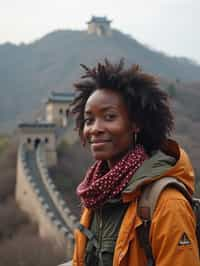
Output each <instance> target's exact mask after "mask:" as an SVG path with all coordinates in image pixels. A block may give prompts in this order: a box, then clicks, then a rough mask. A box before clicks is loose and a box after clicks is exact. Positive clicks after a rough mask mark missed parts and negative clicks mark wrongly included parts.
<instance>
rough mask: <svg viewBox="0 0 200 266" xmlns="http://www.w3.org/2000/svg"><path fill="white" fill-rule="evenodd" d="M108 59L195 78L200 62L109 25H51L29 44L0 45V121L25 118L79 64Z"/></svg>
mask: <svg viewBox="0 0 200 266" xmlns="http://www.w3.org/2000/svg"><path fill="white" fill-rule="evenodd" d="M106 57H107V58H108V59H109V60H111V61H114V62H116V61H119V60H120V58H122V57H123V58H125V63H126V65H131V64H133V63H137V64H139V65H140V66H141V67H142V69H143V70H144V71H146V72H149V73H152V74H155V75H157V76H161V77H165V78H167V79H169V80H181V81H198V80H200V78H199V77H200V65H198V64H197V63H195V62H193V61H192V60H190V59H186V58H179V57H170V56H167V55H166V54H164V53H161V52H158V51H154V50H152V49H150V48H148V47H146V46H145V45H143V44H140V43H139V42H138V41H137V40H136V39H134V38H132V37H130V36H129V35H126V34H124V33H122V32H120V31H117V30H113V33H112V36H110V37H105V36H101V37H99V36H97V35H94V34H91V35H89V34H88V33H87V31H74V30H57V31H53V32H51V33H48V34H46V35H45V36H43V37H42V38H40V39H38V40H36V41H34V42H32V43H30V44H20V45H15V44H12V43H5V44H3V45H0V59H1V60H0V122H1V123H3V124H2V125H4V124H8V123H9V122H10V123H11V124H12V123H13V122H14V121H16V120H18V119H21V118H22V117H23V118H25V119H26V118H27V119H28V117H29V115H30V114H31V113H32V112H34V110H35V109H37V108H39V107H40V105H41V101H42V100H44V99H45V98H46V97H47V95H48V93H49V92H50V91H51V90H57V91H70V90H72V86H73V83H74V82H75V81H76V80H77V79H78V78H79V77H80V74H81V73H80V67H79V66H80V63H84V64H86V65H94V64H95V63H96V62H97V61H99V60H103V59H104V58H106Z"/></svg>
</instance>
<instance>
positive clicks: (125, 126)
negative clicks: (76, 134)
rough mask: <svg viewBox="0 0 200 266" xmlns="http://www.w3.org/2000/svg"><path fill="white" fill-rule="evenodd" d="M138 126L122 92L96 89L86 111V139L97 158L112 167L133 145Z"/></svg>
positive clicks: (84, 128)
mask: <svg viewBox="0 0 200 266" xmlns="http://www.w3.org/2000/svg"><path fill="white" fill-rule="evenodd" d="M135 131H136V126H135V124H134V123H133V122H131V121H130V119H129V116H128V110H127V108H126V106H125V103H124V101H123V99H122V97H121V95H120V94H118V93H117V92H115V91H112V90H109V89H101V90H96V91H94V92H93V93H92V94H91V95H90V97H89V98H88V100H87V102H86V105H85V110H84V127H83V138H84V140H85V141H86V143H89V145H90V149H91V152H92V155H93V157H94V159H96V160H106V161H107V162H108V166H109V167H112V166H113V165H114V164H115V163H116V162H117V161H118V160H120V159H121V158H122V157H123V156H124V155H125V154H126V153H127V151H128V150H130V149H131V148H132V147H133V144H134V143H133V136H134V132H135Z"/></svg>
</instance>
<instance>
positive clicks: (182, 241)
mask: <svg viewBox="0 0 200 266" xmlns="http://www.w3.org/2000/svg"><path fill="white" fill-rule="evenodd" d="M178 245H179V246H188V245H191V241H190V239H189V237H188V236H187V235H186V233H183V234H182V236H181V238H180V240H179V242H178Z"/></svg>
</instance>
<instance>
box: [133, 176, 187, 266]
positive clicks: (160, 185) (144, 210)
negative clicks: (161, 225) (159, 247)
mask: <svg viewBox="0 0 200 266" xmlns="http://www.w3.org/2000/svg"><path fill="white" fill-rule="evenodd" d="M167 187H174V188H176V189H177V190H179V191H180V192H181V193H182V194H183V195H184V196H185V197H186V198H187V199H188V201H189V202H190V203H191V205H192V197H191V195H190V193H189V192H188V190H187V188H186V186H185V185H184V184H183V183H182V182H180V181H178V180H177V179H175V178H174V177H165V178H162V179H159V180H156V181H154V182H153V183H151V184H148V185H146V186H145V187H144V189H143V191H142V194H141V197H140V198H139V201H138V215H139V217H140V218H141V219H142V221H143V223H142V225H141V226H139V227H138V230H137V231H138V239H139V242H140V246H141V247H142V248H143V249H144V252H145V255H146V257H147V266H155V260H154V257H153V253H152V248H151V243H150V241H149V231H150V227H151V220H152V217H153V213H154V210H155V208H156V204H157V201H158V199H159V196H160V194H161V193H162V191H163V190H164V189H165V188H167Z"/></svg>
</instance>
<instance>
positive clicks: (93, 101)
mask: <svg viewBox="0 0 200 266" xmlns="http://www.w3.org/2000/svg"><path fill="white" fill-rule="evenodd" d="M123 105H124V107H125V104H124V101H123V99H122V96H121V95H120V94H119V93H118V92H115V91H113V90H111V89H99V90H96V91H94V92H93V93H92V94H91V95H90V97H89V98H88V100H87V102H86V106H85V111H87V110H88V109H90V108H93V107H98V108H102V109H109V108H112V107H113V108H118V107H122V106H123Z"/></svg>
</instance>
